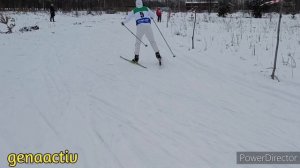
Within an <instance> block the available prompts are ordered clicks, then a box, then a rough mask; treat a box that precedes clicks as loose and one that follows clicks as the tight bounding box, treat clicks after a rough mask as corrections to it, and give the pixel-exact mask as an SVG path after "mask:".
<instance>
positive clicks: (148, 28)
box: [145, 25, 159, 53]
mask: <svg viewBox="0 0 300 168" xmlns="http://www.w3.org/2000/svg"><path fill="white" fill-rule="evenodd" d="M145 28H146V31H145V34H146V37H147V39H148V40H149V42H150V44H151V46H152V48H153V50H154V52H155V53H157V52H159V50H158V47H157V44H156V42H155V39H154V36H153V31H152V28H151V25H147V26H145Z"/></svg>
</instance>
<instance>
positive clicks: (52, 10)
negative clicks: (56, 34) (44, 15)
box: [50, 4, 55, 22]
mask: <svg viewBox="0 0 300 168" xmlns="http://www.w3.org/2000/svg"><path fill="white" fill-rule="evenodd" d="M54 16H55V9H54V5H53V4H51V6H50V22H55V21H54Z"/></svg>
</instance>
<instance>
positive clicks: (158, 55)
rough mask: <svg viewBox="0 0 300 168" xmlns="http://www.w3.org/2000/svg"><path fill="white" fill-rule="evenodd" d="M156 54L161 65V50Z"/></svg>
mask: <svg viewBox="0 0 300 168" xmlns="http://www.w3.org/2000/svg"><path fill="white" fill-rule="evenodd" d="M155 55H156V58H157V59H158V62H159V65H161V56H160V54H159V52H156V53H155Z"/></svg>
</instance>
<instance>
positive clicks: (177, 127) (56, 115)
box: [0, 14, 300, 168]
mask: <svg viewBox="0 0 300 168" xmlns="http://www.w3.org/2000/svg"><path fill="white" fill-rule="evenodd" d="M15 17H16V18H17V19H16V22H17V23H18V22H19V24H21V23H22V22H24V24H25V23H27V24H28V22H29V23H36V22H38V23H39V25H40V30H39V31H36V32H29V33H23V34H21V33H17V32H16V33H14V34H11V35H1V38H3V39H5V40H3V41H1V43H0V45H1V56H0V79H1V82H0V93H1V94H0V114H1V117H0V133H1V136H0V149H1V151H0V167H7V161H6V160H5V159H6V157H7V155H8V154H9V153H54V152H59V151H62V150H65V149H68V150H69V151H70V152H73V153H78V154H79V161H78V163H77V164H76V165H75V166H76V167H82V168H83V167H101V168H128V167H131V168H137V167H139V168H141V167H148V168H150V167H151V168H152V167H155V168H167V167H172V168H199V167H206V168H216V167H228V168H232V167H239V166H238V165H236V152H237V151H299V149H300V143H299V138H300V133H299V128H300V114H299V109H300V104H299V102H300V94H299V92H298V91H299V89H300V85H299V78H296V77H299V73H300V72H299V69H295V75H298V76H296V77H295V78H294V79H286V80H284V81H282V82H280V83H278V82H276V81H272V80H270V79H269V77H267V76H265V75H264V74H262V73H260V72H257V71H255V70H256V69H255V68H253V66H249V65H248V63H244V62H243V60H241V59H239V57H238V59H235V58H234V57H233V56H232V55H228V56H227V57H224V54H222V53H221V52H218V49H219V48H217V49H211V50H208V51H207V52H202V51H200V50H191V51H188V47H189V44H185V43H183V42H182V39H181V38H182V37H181V36H179V37H177V36H172V35H171V34H170V33H169V29H167V28H165V22H163V23H162V24H161V25H159V26H161V28H162V31H163V33H165V34H166V35H167V40H169V41H170V45H171V46H172V47H173V49H174V53H176V56H177V57H176V58H173V57H172V55H171V54H170V52H169V50H168V48H167V47H166V46H165V44H164V41H163V40H162V39H161V37H160V36H159V33H158V32H157V31H156V33H155V36H156V40H157V42H158V44H159V48H160V50H161V55H162V57H163V64H164V65H163V66H162V67H159V66H158V64H157V60H156V58H155V54H154V53H153V51H152V49H151V48H149V47H148V48H142V49H141V56H140V63H142V64H143V65H145V66H147V69H143V68H139V67H135V66H132V65H130V64H128V63H126V62H124V61H123V60H121V59H120V58H119V56H120V55H124V56H128V58H131V57H133V49H134V48H133V47H134V38H132V37H131V35H130V34H128V32H126V30H124V29H123V28H122V26H121V25H120V21H121V18H122V17H124V15H119V14H117V15H101V16H94V17H93V16H81V17H79V18H75V17H71V16H63V15H61V16H60V15H58V16H57V17H56V20H57V22H55V23H54V24H53V23H48V22H47V21H48V20H47V19H48V18H47V16H46V15H44V14H36V15H33V14H28V15H15ZM20 22H21V23H20ZM21 25H22V24H21ZM257 26H259V25H257ZM130 28H131V29H132V30H134V28H135V27H134V25H130ZM153 28H154V27H153ZM216 36H217V35H216ZM216 47H220V48H221V46H216ZM297 52H298V53H299V50H297ZM233 55H234V54H233ZM297 60H299V58H297ZM249 61H251V60H249ZM17 167H53V165H45V164H44V165H24V164H22V165H18V166H17ZM55 167H74V165H55ZM243 167H251V166H243ZM264 167H283V166H280V165H264ZM284 167H293V166H292V165H284Z"/></svg>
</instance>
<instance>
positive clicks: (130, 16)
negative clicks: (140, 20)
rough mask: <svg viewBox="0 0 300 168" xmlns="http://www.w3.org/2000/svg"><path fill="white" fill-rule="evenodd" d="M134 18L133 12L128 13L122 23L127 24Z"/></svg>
mask: <svg viewBox="0 0 300 168" xmlns="http://www.w3.org/2000/svg"><path fill="white" fill-rule="evenodd" d="M133 17H134V13H133V11H131V12H129V13H128V15H127V16H126V19H125V20H124V22H123V23H128V22H129V21H130V20H131V19H132V18H133Z"/></svg>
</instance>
